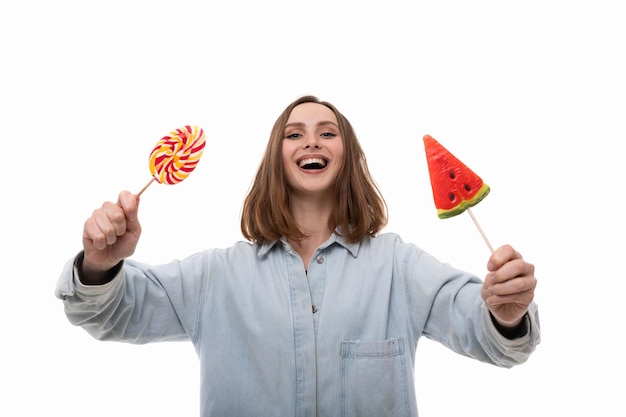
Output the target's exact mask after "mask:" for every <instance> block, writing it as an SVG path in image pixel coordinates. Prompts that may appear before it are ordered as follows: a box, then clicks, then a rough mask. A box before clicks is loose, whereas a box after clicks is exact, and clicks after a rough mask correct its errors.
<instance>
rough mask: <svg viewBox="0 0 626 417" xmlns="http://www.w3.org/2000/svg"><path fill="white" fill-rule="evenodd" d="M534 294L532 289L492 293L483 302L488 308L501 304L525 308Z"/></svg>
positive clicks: (520, 308)
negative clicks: (512, 292)
mask: <svg viewBox="0 0 626 417" xmlns="http://www.w3.org/2000/svg"><path fill="white" fill-rule="evenodd" d="M534 295H535V294H534V290H532V289H530V290H527V291H522V292H516V293H514V294H493V295H490V296H488V297H487V298H486V299H485V304H487V307H488V308H489V309H490V310H493V309H494V308H496V307H498V306H502V305H510V306H516V307H517V308H518V309H519V310H527V309H528V306H529V305H530V303H531V302H532V300H533V298H534Z"/></svg>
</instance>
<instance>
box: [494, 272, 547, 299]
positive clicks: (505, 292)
mask: <svg viewBox="0 0 626 417" xmlns="http://www.w3.org/2000/svg"><path fill="white" fill-rule="evenodd" d="M536 286H537V280H536V279H535V277H534V276H532V275H528V276H524V277H517V278H514V279H510V280H507V281H504V282H501V283H498V284H493V285H490V286H489V287H488V288H487V294H488V295H489V296H491V295H498V296H509V295H515V294H521V293H526V292H528V291H531V292H534V290H535V287H536Z"/></svg>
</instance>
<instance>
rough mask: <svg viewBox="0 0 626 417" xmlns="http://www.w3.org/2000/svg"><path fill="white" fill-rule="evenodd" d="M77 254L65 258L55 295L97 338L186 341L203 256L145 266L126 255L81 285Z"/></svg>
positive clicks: (198, 292) (192, 326)
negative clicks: (96, 280)
mask: <svg viewBox="0 0 626 417" xmlns="http://www.w3.org/2000/svg"><path fill="white" fill-rule="evenodd" d="M79 261H80V255H79V256H77V257H75V258H73V259H72V260H70V261H68V262H67V263H66V264H65V266H64V268H63V270H62V272H61V275H60V277H59V279H58V281H57V285H56V289H55V294H56V296H57V297H58V298H59V299H61V300H62V301H63V303H64V309H65V314H66V316H67V318H68V320H69V321H70V322H71V323H72V324H74V325H76V326H80V327H82V328H83V329H84V330H86V331H87V332H88V333H90V334H91V335H92V336H93V337H95V338H96V339H99V340H115V341H122V342H129V343H135V344H143V343H147V342H158V341H176V340H189V339H190V338H193V335H194V334H195V331H196V329H197V317H198V314H199V309H200V300H201V294H202V291H203V283H204V281H205V279H204V277H205V276H206V271H207V268H206V256H205V255H204V253H199V254H195V255H192V256H190V257H189V258H186V259H184V260H182V261H172V262H170V263H168V264H163V265H158V266H149V265H145V264H141V263H139V262H136V261H132V260H126V261H124V262H123V264H122V266H121V268H120V270H119V271H118V273H117V274H116V275H115V277H114V278H113V279H112V280H111V281H109V282H108V283H106V284H103V285H84V284H82V283H81V282H80V279H79V277H78V268H77V265H78V262H79Z"/></svg>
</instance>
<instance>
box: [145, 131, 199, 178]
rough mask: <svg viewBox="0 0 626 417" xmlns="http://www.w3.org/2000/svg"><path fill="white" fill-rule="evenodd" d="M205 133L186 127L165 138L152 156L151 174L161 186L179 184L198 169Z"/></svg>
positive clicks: (158, 144)
mask: <svg viewBox="0 0 626 417" xmlns="http://www.w3.org/2000/svg"><path fill="white" fill-rule="evenodd" d="M204 145H205V138H204V131H203V130H202V128H200V127H198V126H185V127H183V128H180V129H176V130H174V131H172V132H170V133H169V135H167V136H164V137H163V138H162V139H161V140H160V141H159V142H158V143H157V144H156V146H155V147H154V149H153V150H152V153H151V154H150V173H151V174H152V176H153V177H154V179H155V180H156V181H157V182H158V183H161V184H170V185H173V184H177V183H179V182H181V181H182V180H184V179H185V178H187V177H188V176H189V174H190V173H191V172H192V171H193V170H194V169H195V168H196V166H197V165H198V162H199V161H200V157H201V156H202V151H203V150H204Z"/></svg>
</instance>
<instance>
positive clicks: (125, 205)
mask: <svg viewBox="0 0 626 417" xmlns="http://www.w3.org/2000/svg"><path fill="white" fill-rule="evenodd" d="M117 204H118V205H119V206H120V207H121V208H122V210H124V214H125V215H126V230H127V231H129V232H133V233H135V234H137V235H139V234H140V232H141V225H140V223H139V217H138V214H139V196H135V195H134V194H132V193H131V192H130V191H122V192H121V193H120V195H119V197H118V200H117Z"/></svg>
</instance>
